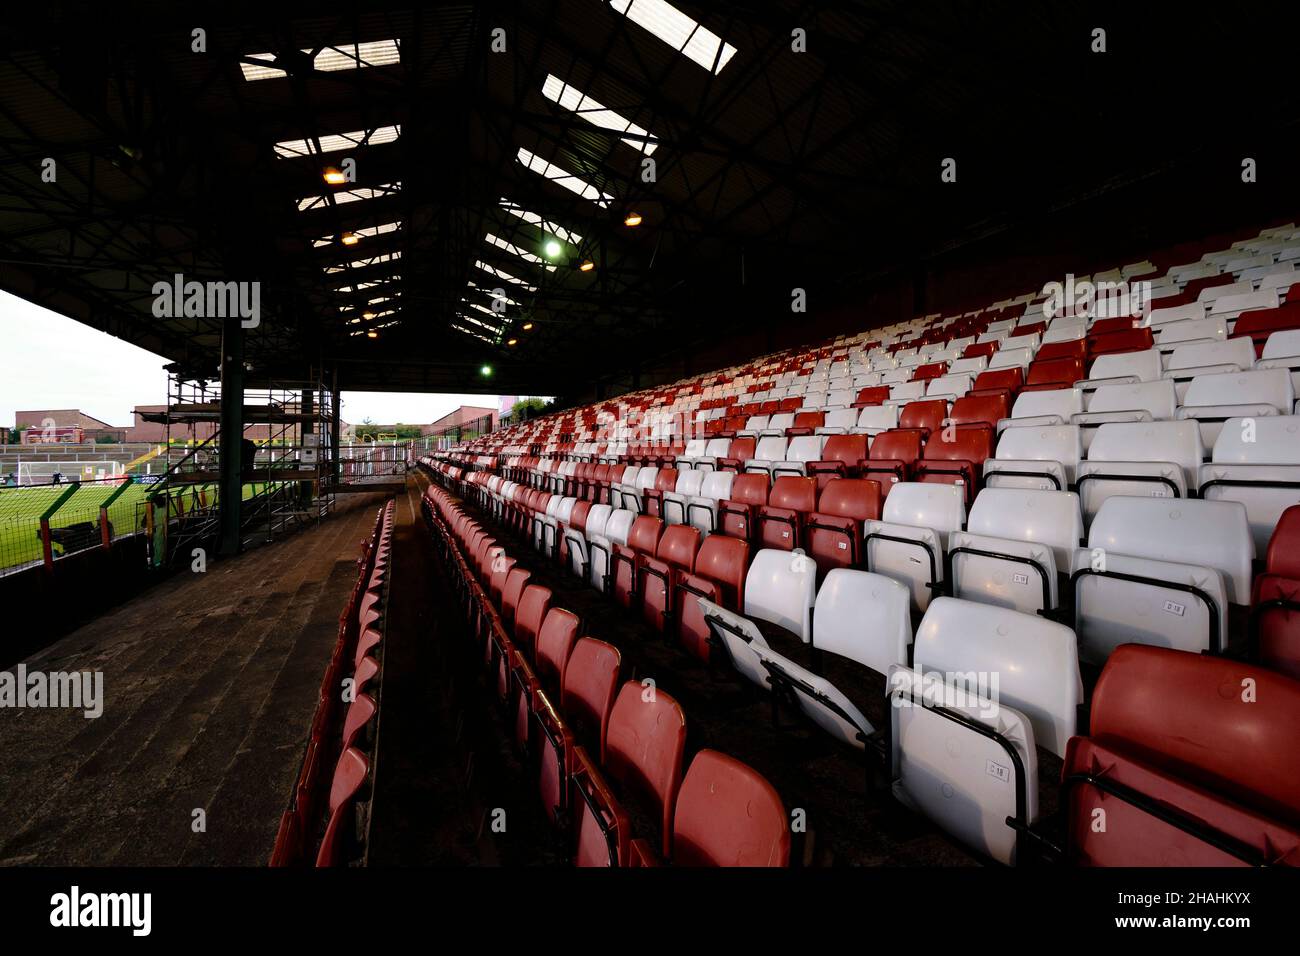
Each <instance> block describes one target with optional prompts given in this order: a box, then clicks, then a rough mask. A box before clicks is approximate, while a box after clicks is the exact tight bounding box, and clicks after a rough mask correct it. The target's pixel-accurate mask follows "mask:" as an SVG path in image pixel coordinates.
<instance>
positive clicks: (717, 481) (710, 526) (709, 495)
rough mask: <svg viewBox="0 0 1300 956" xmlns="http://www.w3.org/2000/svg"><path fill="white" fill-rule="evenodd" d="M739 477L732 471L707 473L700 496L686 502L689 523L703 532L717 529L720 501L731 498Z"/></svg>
mask: <svg viewBox="0 0 1300 956" xmlns="http://www.w3.org/2000/svg"><path fill="white" fill-rule="evenodd" d="M737 477H739V476H738V475H737V474H736V473H735V472H731V471H715V472H710V473H709V474H707V475H705V476H704V481H703V483H702V484H701V485H700V494H699V496H698V497H695V498H692V499H690V500H689V501H688V502H687V503H686V521H687V523H688V524H692V525H694V526H695V527H697V528H699V529H700V532H701V533H702V534H712V533H713V532H714V531H716V530H717V528H718V506H719V502H721V501H728V500H730V498H731V487H732V485H733V484H734V483H735V479H736V478H737ZM760 477H761V476H760Z"/></svg>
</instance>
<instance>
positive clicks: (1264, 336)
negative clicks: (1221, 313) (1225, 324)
mask: <svg viewBox="0 0 1300 956" xmlns="http://www.w3.org/2000/svg"><path fill="white" fill-rule="evenodd" d="M1287 329H1300V302H1289V303H1287V304H1286V305H1282V306H1278V307H1277V308H1273V309H1258V310H1251V311H1247V312H1243V313H1241V315H1239V316H1237V324H1236V325H1234V326H1233V329H1232V335H1233V337H1234V338H1236V337H1239V336H1240V337H1243V338H1247V339H1249V340H1250V342H1251V344H1252V345H1253V346H1254V348H1255V354H1256V356H1257V357H1262V356H1263V353H1264V343H1265V342H1267V341H1268V337H1269V335H1271V334H1272V333H1274V332H1278V331H1283V330H1287Z"/></svg>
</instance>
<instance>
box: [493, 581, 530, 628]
mask: <svg viewBox="0 0 1300 956" xmlns="http://www.w3.org/2000/svg"><path fill="white" fill-rule="evenodd" d="M532 576H533V573H532V572H531V571H527V570H525V569H523V568H511V569H510V570H509V571H508V572H507V573H506V580H505V584H504V585H503V587H502V589H501V622H502V623H503V624H504V625H505V626H506V627H507V628H513V627H514V624H515V611H516V609H517V608H518V607H519V599H520V598H521V597H522V596H523V593H524V588H526V587H527V586H528V581H529V579H530V578H532Z"/></svg>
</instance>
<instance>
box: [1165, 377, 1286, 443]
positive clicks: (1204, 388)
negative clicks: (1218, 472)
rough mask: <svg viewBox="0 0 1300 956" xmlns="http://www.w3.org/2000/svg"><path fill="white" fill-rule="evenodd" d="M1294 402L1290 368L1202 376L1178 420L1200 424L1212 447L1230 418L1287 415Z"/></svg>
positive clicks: (1186, 398)
mask: <svg viewBox="0 0 1300 956" xmlns="http://www.w3.org/2000/svg"><path fill="white" fill-rule="evenodd" d="M1294 403H1295V390H1294V388H1293V386H1292V384H1291V375H1290V373H1289V372H1287V370H1286V369H1280V368H1268V369H1257V370H1255V371H1251V372H1228V373H1226V374H1220V375H1198V376H1196V378H1194V379H1192V381H1191V383H1190V384H1189V385H1188V386H1187V394H1186V395H1184V396H1183V407H1182V408H1180V409H1178V417H1179V418H1180V419H1182V418H1187V419H1194V420H1195V421H1196V422H1198V423H1199V424H1200V426H1201V440H1202V441H1203V442H1204V443H1205V445H1206V446H1207V447H1211V448H1212V447H1214V443H1215V441H1216V440H1217V439H1218V437H1219V430H1220V428H1221V427H1222V425H1223V422H1225V421H1227V420H1228V419H1229V418H1238V417H1240V418H1257V417H1266V416H1272V415H1286V414H1289V413H1290V412H1291V410H1292V405H1293V404H1294Z"/></svg>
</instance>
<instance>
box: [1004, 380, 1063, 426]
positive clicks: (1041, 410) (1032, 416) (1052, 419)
mask: <svg viewBox="0 0 1300 956" xmlns="http://www.w3.org/2000/svg"><path fill="white" fill-rule="evenodd" d="M1082 411H1083V392H1082V391H1081V390H1080V389H1077V388H1057V389H1050V390H1046V391H1038V392H1021V393H1020V394H1019V395H1017V396H1016V402H1015V404H1014V405H1012V406H1011V417H1010V418H1004V419H1002V421H1000V422H998V428H999V429H1003V428H1007V427H1011V426H1017V427H1019V426H1029V425H1068V424H1070V419H1071V418H1073V417H1074V416H1075V415H1077V414H1078V413H1079V412H1082Z"/></svg>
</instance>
